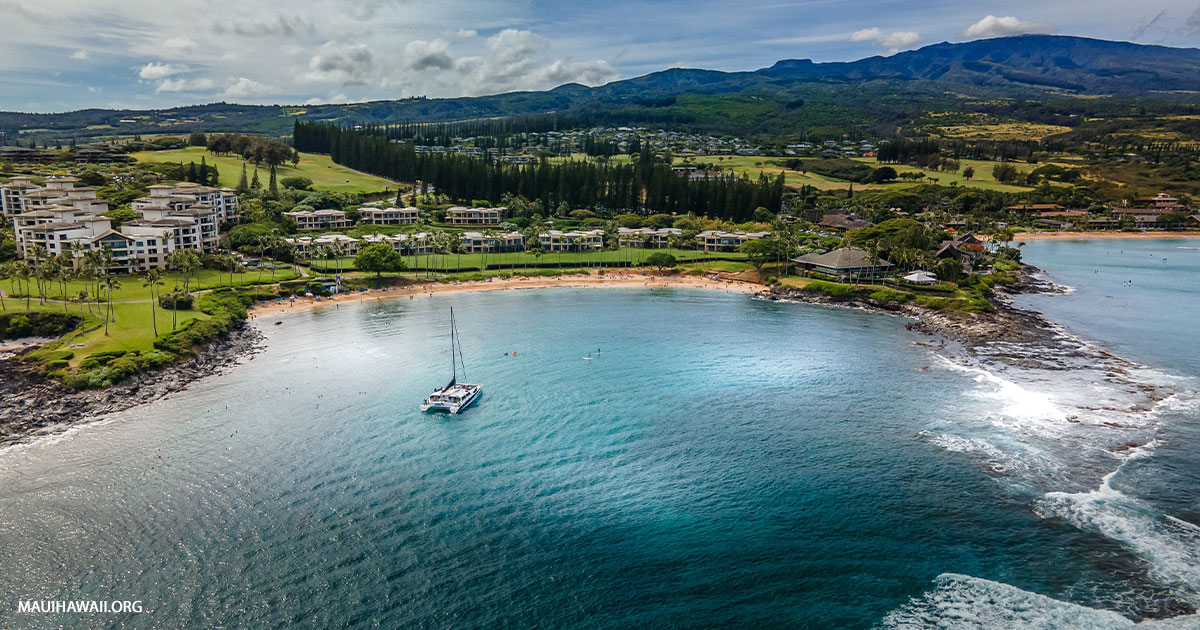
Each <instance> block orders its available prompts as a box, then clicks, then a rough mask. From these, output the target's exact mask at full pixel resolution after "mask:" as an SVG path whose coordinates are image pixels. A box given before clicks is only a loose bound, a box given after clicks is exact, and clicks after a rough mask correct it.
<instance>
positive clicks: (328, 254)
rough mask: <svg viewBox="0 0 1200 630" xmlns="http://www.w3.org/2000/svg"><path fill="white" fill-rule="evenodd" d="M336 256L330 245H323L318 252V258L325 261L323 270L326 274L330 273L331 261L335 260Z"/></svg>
mask: <svg viewBox="0 0 1200 630" xmlns="http://www.w3.org/2000/svg"><path fill="white" fill-rule="evenodd" d="M334 255H335V252H334V251H333V248H332V247H330V246H329V245H322V246H321V247H320V249H319V250H318V251H317V256H319V257H321V258H324V259H325V269H324V270H323V271H324V272H325V273H328V272H329V260H330V259H331V258H333V257H334Z"/></svg>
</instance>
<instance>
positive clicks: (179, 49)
mask: <svg viewBox="0 0 1200 630" xmlns="http://www.w3.org/2000/svg"><path fill="white" fill-rule="evenodd" d="M199 48H200V46H199V45H198V44H196V42H194V41H192V40H191V39H189V38H187V37H171V38H168V39H167V40H166V41H164V42H163V43H162V52H163V54H164V56H166V57H175V58H177V57H186V56H188V55H194V54H196V51H197V50H199Z"/></svg>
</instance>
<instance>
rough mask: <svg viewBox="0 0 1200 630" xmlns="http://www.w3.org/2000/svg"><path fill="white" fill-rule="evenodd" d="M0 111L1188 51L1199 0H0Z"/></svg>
mask: <svg viewBox="0 0 1200 630" xmlns="http://www.w3.org/2000/svg"><path fill="white" fill-rule="evenodd" d="M0 24H3V25H4V27H3V31H4V37H3V38H0V109H3V110H19V111H39V112H50V111H66V110H73V109H81V108H87V107H129V108H143V107H144V108H152V107H165V106H172V105H181V104H191V103H208V102H214V101H220V100H224V101H229V102H240V103H287V104H303V103H326V102H347V101H363V100H373V99H392V98H403V97H407V96H415V95H426V96H432V97H441V96H463V95H480V94H492V93H498V92H505V91H511V90H521V89H546V88H550V87H554V86H556V85H560V84H562V83H567V82H572V81H574V82H579V83H584V84H588V85H599V84H602V83H606V82H608V81H612V80H616V79H621V78H627V77H631V76H637V75H641V74H645V73H647V72H653V71H656V70H662V69H665V68H670V67H696V68H711V69H717V70H752V69H756V68H761V67H765V66H769V65H771V64H772V63H774V62H775V61H777V60H779V59H787V58H810V59H814V60H816V61H847V60H853V59H859V58H862V57H867V56H871V55H878V54H884V55H886V54H894V53H895V52H897V51H902V50H908V49H912V48H918V47H920V46H923V45H927V44H932V43H937V42H941V41H964V40H968V39H978V38H981V37H994V36H1001V35H1010V34H1020V33H1060V34H1067V35H1081V36H1088V37H1099V38H1104V39H1117V40H1127V41H1137V42H1140V43H1148V44H1166V45H1172V46H1186V47H1196V46H1200V0H1187V1H1182V0H1166V1H1154V0H1149V1H1146V2H1128V0H1090V1H1087V2H1084V1H1058V2H1047V1H1045V0H1042V1H1037V2H1035V1H1029V0H1012V1H1008V2H974V1H971V0H959V1H949V0H933V1H928V2H913V1H906V2H900V1H898V0H864V1H859V2H844V1H836V0H798V1H791V2H789V1H786V0H741V1H737V2H729V1H728V0H724V1H721V2H709V1H706V0H688V1H682V0H665V1H659V2H651V1H648V0H641V1H634V0H610V1H606V2H591V1H588V0H575V1H573V2H549V1H544V0H439V1H437V2H430V1H427V0H425V1H423V0H293V1H291V2H288V3H280V2H278V1H277V0H236V1H233V0H202V1H197V0H191V1H188V2H177V1H176V0H122V1H120V2H113V1H99V0H92V1H73V2H72V1H66V0H0Z"/></svg>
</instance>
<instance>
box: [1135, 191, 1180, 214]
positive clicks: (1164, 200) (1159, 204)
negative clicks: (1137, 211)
mask: <svg viewBox="0 0 1200 630" xmlns="http://www.w3.org/2000/svg"><path fill="white" fill-rule="evenodd" d="M1137 203H1138V205H1139V206H1142V207H1147V208H1154V209H1156V210H1162V211H1164V213H1166V212H1178V211H1179V210H1181V209H1182V208H1183V206H1180V205H1179V199H1178V198H1176V197H1172V196H1171V195H1168V194H1167V193H1158V194H1157V195H1155V196H1153V197H1140V198H1138V199H1137Z"/></svg>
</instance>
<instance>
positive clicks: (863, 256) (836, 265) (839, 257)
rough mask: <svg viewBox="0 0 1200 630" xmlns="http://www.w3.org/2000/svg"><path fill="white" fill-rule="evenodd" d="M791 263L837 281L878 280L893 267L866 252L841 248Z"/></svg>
mask: <svg viewBox="0 0 1200 630" xmlns="http://www.w3.org/2000/svg"><path fill="white" fill-rule="evenodd" d="M792 262H794V263H796V264H797V265H799V266H800V268H801V269H804V270H807V271H809V272H817V273H823V274H826V275H829V276H834V277H836V278H837V279H838V280H851V279H854V278H878V277H882V276H885V275H887V274H888V273H889V272H890V271H891V270H892V268H893V267H894V266H895V265H893V264H892V263H890V262H888V261H886V260H884V259H882V258H878V259H874V260H873V259H872V257H871V254H869V253H868V252H867V251H866V250H863V249H859V248H857V247H843V248H842V249H835V250H833V251H831V252H829V253H827V254H807V255H804V256H801V257H799V258H793V259H792Z"/></svg>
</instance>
